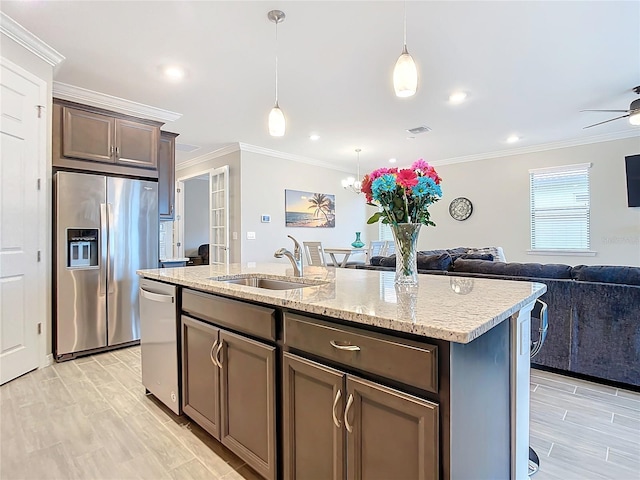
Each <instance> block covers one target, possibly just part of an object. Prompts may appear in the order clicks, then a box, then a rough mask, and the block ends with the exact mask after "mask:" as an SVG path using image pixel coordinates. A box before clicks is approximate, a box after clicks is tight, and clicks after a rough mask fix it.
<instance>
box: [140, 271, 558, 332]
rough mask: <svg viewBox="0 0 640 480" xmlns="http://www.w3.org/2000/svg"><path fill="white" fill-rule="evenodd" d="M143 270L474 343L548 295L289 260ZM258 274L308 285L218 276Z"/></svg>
mask: <svg viewBox="0 0 640 480" xmlns="http://www.w3.org/2000/svg"><path fill="white" fill-rule="evenodd" d="M137 273H138V275H140V276H142V277H145V278H149V279H153V280H160V281H163V282H167V283H172V284H175V285H181V286H184V287H191V288H194V289H197V290H200V291H205V292H210V293H217V294H222V295H225V296H229V297H234V298H237V299H239V300H249V301H253V302H259V303H263V304H268V305H273V306H277V307H285V308H289V309H292V310H298V311H301V312H308V313H313V314H317V315H323V316H327V317H333V318H338V319H342V320H346V321H349V322H353V323H354V324H364V325H373V326H376V327H380V328H384V329H388V330H392V331H401V332H407V333H412V334H415V335H420V336H426V337H432V338H438V339H441V340H446V341H450V342H457V343H469V342H471V341H472V340H473V339H475V338H477V337H479V336H480V335H482V334H483V333H485V332H486V331H488V330H489V329H491V328H492V327H494V326H495V325H497V324H499V323H500V322H502V321H503V320H505V319H507V318H509V317H510V316H511V315H512V314H513V313H515V312H517V311H519V310H520V309H521V308H522V307H523V306H525V305H527V304H529V303H531V302H533V301H534V300H535V299H536V298H537V297H539V296H540V295H542V294H543V293H544V292H545V291H546V289H547V287H546V285H544V284H542V283H534V282H520V281H510V280H494V279H484V278H470V277H456V276H450V275H424V274H421V275H418V278H419V285H418V286H417V287H400V286H395V285H394V276H395V272H380V271H374V270H358V269H351V268H333V267H328V268H325V267H308V266H305V269H304V276H303V277H302V278H297V277H294V275H293V269H292V268H291V265H290V264H289V263H286V264H285V263H258V264H249V266H247V265H245V264H232V265H229V266H218V265H201V266H192V267H178V268H158V269H153V270H139V271H138V272H137ZM245 275H257V276H260V277H263V278H276V279H282V277H283V276H285V277H288V278H287V280H293V281H299V282H303V283H308V284H310V285H311V286H308V287H305V288H299V289H295V290H267V289H261V288H255V287H248V286H244V285H236V284H229V283H223V282H220V281H219V280H222V279H229V278H234V277H235V278H237V277H242V276H245Z"/></svg>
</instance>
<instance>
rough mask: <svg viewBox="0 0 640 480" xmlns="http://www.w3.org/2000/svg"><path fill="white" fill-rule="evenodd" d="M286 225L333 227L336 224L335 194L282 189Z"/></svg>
mask: <svg viewBox="0 0 640 480" xmlns="http://www.w3.org/2000/svg"><path fill="white" fill-rule="evenodd" d="M284 211H285V226H286V227H313V228H333V227H335V226H336V196H335V195H329V194H327V193H313V192H302V191H300V190H285V191H284Z"/></svg>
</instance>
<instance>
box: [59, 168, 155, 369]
mask: <svg viewBox="0 0 640 480" xmlns="http://www.w3.org/2000/svg"><path fill="white" fill-rule="evenodd" d="M53 184H54V217H53V218H54V220H53V222H54V232H55V235H54V270H55V272H54V295H53V302H54V312H55V316H54V325H55V336H54V352H55V356H56V359H57V360H67V359H70V358H74V357H75V356H77V355H78V354H81V353H89V352H92V351H96V350H98V349H106V348H108V347H114V346H118V345H126V344H129V343H132V342H135V341H137V340H139V339H140V318H139V307H138V276H137V275H136V270H138V269H143V268H157V266H158V235H159V234H158V184H157V182H152V181H145V180H135V179H129V178H120V177H109V176H104V175H91V174H84V173H71V172H57V173H56V174H55V175H54V178H53Z"/></svg>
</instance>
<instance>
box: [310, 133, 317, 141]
mask: <svg viewBox="0 0 640 480" xmlns="http://www.w3.org/2000/svg"><path fill="white" fill-rule="evenodd" d="M309 140H313V141H314V142H315V141H316V140H320V135H318V134H316V133H314V134H312V135H309Z"/></svg>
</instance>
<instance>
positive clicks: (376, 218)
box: [367, 212, 382, 224]
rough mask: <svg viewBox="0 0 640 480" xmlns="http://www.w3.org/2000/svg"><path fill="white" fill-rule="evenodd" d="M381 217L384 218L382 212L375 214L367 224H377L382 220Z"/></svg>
mask: <svg viewBox="0 0 640 480" xmlns="http://www.w3.org/2000/svg"><path fill="white" fill-rule="evenodd" d="M380 217H382V212H376V213H374V214H373V215H371V217H370V218H369V220H367V224H372V223H376V222H377V221H378V220H380Z"/></svg>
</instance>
